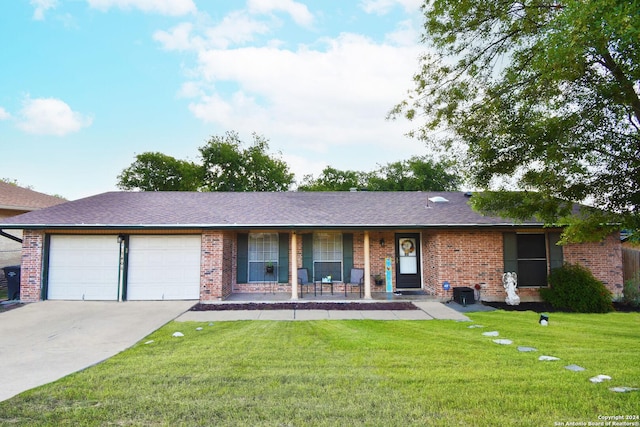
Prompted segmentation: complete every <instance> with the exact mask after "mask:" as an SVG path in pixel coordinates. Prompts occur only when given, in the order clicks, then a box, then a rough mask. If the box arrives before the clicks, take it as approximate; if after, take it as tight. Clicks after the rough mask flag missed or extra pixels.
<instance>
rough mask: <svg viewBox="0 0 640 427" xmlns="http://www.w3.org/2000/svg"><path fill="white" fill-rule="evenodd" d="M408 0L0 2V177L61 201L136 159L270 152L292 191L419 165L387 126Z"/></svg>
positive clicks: (415, 15)
mask: <svg viewBox="0 0 640 427" xmlns="http://www.w3.org/2000/svg"><path fill="white" fill-rule="evenodd" d="M420 3H421V1H420V0H300V1H295V0H11V1H2V2H0V152H1V153H2V164H1V165H0V178H5V179H10V180H12V181H14V180H15V181H17V182H18V183H19V184H20V185H22V186H29V187H31V188H32V189H34V190H36V191H40V192H43V193H47V194H55V195H61V196H63V197H65V198H67V199H69V200H75V199H79V198H82V197H87V196H90V195H94V194H97V193H102V192H105V191H115V190H118V188H117V176H118V174H120V173H121V172H122V170H123V169H125V168H126V167H128V166H129V165H131V163H133V162H134V161H135V156H136V155H137V154H141V153H144V152H149V151H154V152H161V153H164V154H167V155H170V156H173V157H175V158H178V159H183V160H191V161H195V162H199V157H198V155H199V151H198V148H199V147H201V146H203V145H205V144H206V142H207V141H208V140H209V139H210V138H211V137H212V136H214V135H217V136H222V135H224V134H225V133H226V132H228V131H235V132H238V133H239V135H240V137H241V139H242V140H243V141H244V142H245V143H246V144H249V143H251V141H252V133H257V134H260V135H262V136H263V137H265V138H266V139H267V140H268V141H269V152H270V153H272V154H273V155H275V156H280V157H281V158H282V159H283V160H285V161H286V162H287V164H288V165H289V168H290V171H291V172H293V173H295V175H296V180H297V181H298V182H300V181H301V180H302V178H303V176H304V175H307V174H313V175H314V176H318V174H320V172H321V171H322V170H323V169H324V168H325V167H326V166H332V167H334V168H337V169H341V170H358V171H371V170H373V169H376V168H377V166H378V165H382V164H387V163H389V162H395V161H399V160H406V159H408V158H410V157H411V156H414V155H425V154H427V152H426V147H425V146H424V144H423V143H422V142H420V141H418V140H415V139H411V138H409V137H407V136H406V133H407V132H408V131H409V130H410V129H412V127H415V126H416V124H414V123H410V122H407V121H405V120H402V119H400V120H395V121H391V120H387V119H386V116H387V114H388V112H389V111H390V110H391V109H392V108H393V107H394V105H396V104H397V103H399V102H401V101H402V100H403V99H405V98H407V91H408V90H409V89H411V88H412V86H413V84H412V77H413V75H414V73H415V72H416V71H417V70H418V58H419V56H420V54H421V53H422V52H423V51H424V46H422V45H420V43H419V38H420V28H421V25H422V17H421V14H420V8H419V6H420Z"/></svg>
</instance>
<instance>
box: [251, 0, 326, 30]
mask: <svg viewBox="0 0 640 427" xmlns="http://www.w3.org/2000/svg"><path fill="white" fill-rule="evenodd" d="M247 6H248V8H249V12H251V13H256V14H269V13H271V12H285V13H287V14H289V16H291V19H293V20H294V22H295V23H296V24H298V25H300V26H302V27H310V26H311V25H312V24H313V20H314V18H313V14H312V13H311V12H309V9H308V8H307V6H306V5H304V4H302V3H299V2H296V1H293V0H249V1H248V2H247Z"/></svg>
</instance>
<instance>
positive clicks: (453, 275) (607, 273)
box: [21, 229, 623, 302]
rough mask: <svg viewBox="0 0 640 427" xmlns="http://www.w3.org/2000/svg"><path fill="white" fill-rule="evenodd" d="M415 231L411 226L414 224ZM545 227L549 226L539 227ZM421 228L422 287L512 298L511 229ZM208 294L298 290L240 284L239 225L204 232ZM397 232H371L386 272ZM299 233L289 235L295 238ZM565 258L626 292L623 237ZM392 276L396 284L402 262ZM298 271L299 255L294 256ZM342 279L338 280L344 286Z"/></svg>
mask: <svg viewBox="0 0 640 427" xmlns="http://www.w3.org/2000/svg"><path fill="white" fill-rule="evenodd" d="M409 231H411V230H409ZM539 232H545V231H544V230H539ZM420 235H421V264H422V265H421V267H422V282H423V283H422V289H423V290H424V291H425V292H426V293H427V294H428V295H431V296H433V297H435V298H438V299H442V300H448V299H451V298H452V296H453V292H452V290H449V291H446V290H444V289H443V283H444V282H445V281H447V282H449V283H450V285H451V288H453V287H471V288H473V287H475V285H480V286H481V288H482V290H481V298H482V299H483V300H485V301H501V300H504V297H505V291H504V289H503V286H502V274H503V271H504V261H503V233H502V231H501V230H497V229H491V230H490V229H485V230H480V229H457V230H456V229H445V230H424V231H422V232H420ZM201 236H202V243H201V266H200V280H201V282H200V300H201V301H217V300H221V299H225V298H227V297H228V296H229V295H231V294H232V293H244V292H262V293H267V292H275V293H287V294H290V293H291V284H290V283H237V280H236V276H237V275H236V271H237V252H238V251H237V235H236V232H234V231H221V230H203V231H202V232H201ZM44 238H45V233H44V232H43V231H39V230H25V232H24V241H23V249H22V274H21V299H22V300H23V301H25V302H34V301H38V300H40V299H41V288H42V281H43V271H42V268H43V255H44V254H43V251H44ZM364 240H365V233H364V232H363V231H355V232H353V261H354V266H355V267H364ZM395 240H396V232H395V231H377V230H376V231H371V232H369V250H370V271H371V275H372V276H373V275H378V274H379V275H382V276H384V272H385V260H386V259H387V258H390V259H391V260H395ZM290 241H291V240H290V239H289V242H290ZM297 242H298V244H297V248H296V251H295V256H296V259H297V264H298V265H299V266H301V265H302V239H301V238H300V236H299V237H298V239H297ZM563 257H564V262H567V263H578V264H582V265H584V266H586V267H587V268H589V269H590V270H591V271H592V272H593V274H594V275H595V276H596V277H597V278H598V279H599V280H601V281H603V283H604V284H605V285H606V286H607V287H608V288H609V289H610V290H611V291H612V292H613V293H614V294H620V293H621V291H622V283H623V272H622V250H621V245H620V240H619V236H618V235H617V234H614V235H611V236H609V237H608V238H607V239H605V240H604V241H602V242H598V243H586V244H580V245H568V246H565V247H564V248H563ZM391 265H392V271H391V273H392V277H393V278H394V288H395V274H396V271H395V268H396V267H395V262H392V263H391ZM289 277H291V262H290V263H289ZM371 282H372V291H373V292H384V291H385V286H384V285H383V286H374V285H373V280H372V281H371ZM343 289H344V288H343V285H342V284H336V285H335V286H334V291H335V292H342V291H343ZM519 295H520V297H521V299H522V300H523V301H527V300H537V299H539V291H538V288H521V289H519Z"/></svg>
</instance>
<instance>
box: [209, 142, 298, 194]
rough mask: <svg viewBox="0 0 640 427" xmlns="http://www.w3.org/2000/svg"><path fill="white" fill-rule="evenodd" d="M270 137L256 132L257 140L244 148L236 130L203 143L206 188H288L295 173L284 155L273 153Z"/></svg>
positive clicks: (246, 189)
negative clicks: (282, 158) (269, 150)
mask: <svg viewBox="0 0 640 427" xmlns="http://www.w3.org/2000/svg"><path fill="white" fill-rule="evenodd" d="M268 149H269V143H268V141H267V140H266V139H265V138H264V137H262V136H260V135H258V134H256V133H254V134H253V144H252V145H250V146H249V147H247V148H242V141H241V140H240V137H239V136H238V134H237V133H236V132H227V133H226V134H225V135H224V136H213V137H211V139H210V140H209V141H208V142H207V144H206V145H204V146H203V147H200V155H201V157H202V162H203V167H204V170H205V172H204V182H203V184H204V189H205V191H286V190H288V189H289V186H290V185H291V184H292V183H293V174H292V173H289V167H288V165H287V164H286V163H285V162H284V161H283V160H281V159H279V158H276V157H271V156H270V155H269V154H268V153H267V150H268Z"/></svg>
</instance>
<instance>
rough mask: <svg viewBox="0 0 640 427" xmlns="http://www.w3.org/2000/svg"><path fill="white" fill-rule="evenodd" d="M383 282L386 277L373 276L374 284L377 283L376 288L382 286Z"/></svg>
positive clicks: (380, 275)
mask: <svg viewBox="0 0 640 427" xmlns="http://www.w3.org/2000/svg"><path fill="white" fill-rule="evenodd" d="M383 281H384V277H383V276H382V274H374V275H373V283H375V284H376V286H382V282H383Z"/></svg>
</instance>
